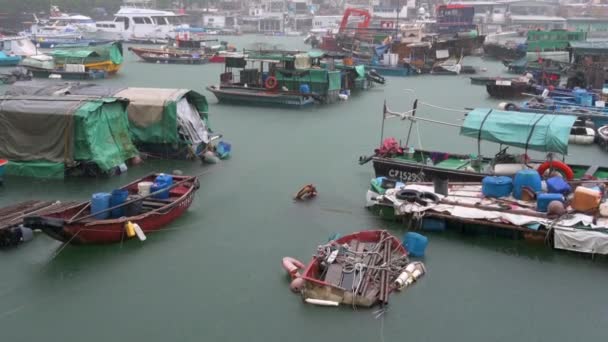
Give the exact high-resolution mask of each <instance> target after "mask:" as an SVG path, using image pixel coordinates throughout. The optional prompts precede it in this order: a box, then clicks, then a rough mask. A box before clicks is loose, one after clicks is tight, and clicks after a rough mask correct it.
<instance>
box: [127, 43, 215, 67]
mask: <svg viewBox="0 0 608 342" xmlns="http://www.w3.org/2000/svg"><path fill="white" fill-rule="evenodd" d="M129 51H131V52H133V53H134V54H136V55H137V57H139V58H141V59H143V60H144V61H145V62H148V63H168V64H206V63H207V62H209V59H208V58H207V56H205V54H201V53H200V51H189V50H181V49H167V48H160V49H148V48H138V47H129Z"/></svg>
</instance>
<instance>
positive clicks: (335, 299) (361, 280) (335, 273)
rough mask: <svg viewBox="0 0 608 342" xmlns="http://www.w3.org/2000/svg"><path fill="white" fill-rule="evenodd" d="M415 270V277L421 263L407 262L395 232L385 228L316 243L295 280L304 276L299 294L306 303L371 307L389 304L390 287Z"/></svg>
mask: <svg viewBox="0 0 608 342" xmlns="http://www.w3.org/2000/svg"><path fill="white" fill-rule="evenodd" d="M408 265H410V268H408ZM406 269H407V270H406ZM415 270H418V272H417V273H416V276H415V278H416V279H417V278H418V277H419V276H421V275H422V274H423V273H424V265H422V264H421V263H410V260H409V258H408V253H407V251H406V250H405V248H404V247H403V245H402V244H401V242H400V241H399V240H398V239H397V238H396V237H395V236H393V235H391V234H390V233H388V232H387V231H385V230H369V231H361V232H357V233H353V234H348V235H345V236H343V237H340V238H338V239H335V240H332V241H330V242H328V243H327V244H325V245H322V246H319V248H318V249H317V253H316V254H315V255H314V256H313V258H312V260H311V261H310V263H309V264H308V265H307V266H306V268H305V270H304V273H303V274H302V275H301V276H300V277H299V279H296V280H294V282H296V283H297V282H299V281H300V279H301V280H303V285H302V288H301V294H302V297H303V298H304V301H306V302H307V303H311V304H317V305H327V306H334V305H336V306H337V305H339V304H347V305H352V306H363V307H371V306H373V305H375V304H388V300H389V295H390V294H391V293H392V292H393V291H395V290H397V289H399V290H400V289H403V288H404V287H405V286H407V285H409V284H410V283H411V282H413V281H414V280H415V279H413V278H412V279H411V282H410V281H408V280H409V279H410V278H411V277H412V275H411V273H413V272H414V271H415ZM292 289H293V283H292Z"/></svg>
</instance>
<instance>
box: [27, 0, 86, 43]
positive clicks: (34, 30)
mask: <svg viewBox="0 0 608 342" xmlns="http://www.w3.org/2000/svg"><path fill="white" fill-rule="evenodd" d="M34 20H35V23H34V25H32V26H31V27H30V29H29V31H26V32H24V34H25V35H28V36H31V37H32V38H35V39H79V38H82V33H83V32H85V31H88V30H91V29H94V28H95V21H94V20H93V19H91V17H87V16H86V15H81V14H66V13H61V12H60V11H59V8H57V6H52V7H51V16H50V17H49V19H48V20H40V19H38V17H36V15H34Z"/></svg>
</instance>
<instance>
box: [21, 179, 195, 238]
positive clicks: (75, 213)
mask: <svg viewBox="0 0 608 342" xmlns="http://www.w3.org/2000/svg"><path fill="white" fill-rule="evenodd" d="M158 176H159V174H151V175H148V176H146V177H143V178H140V179H138V180H136V181H134V182H131V183H129V184H127V185H125V186H123V187H122V188H120V189H121V190H126V191H128V195H129V196H131V197H132V198H133V199H132V200H128V201H126V202H124V203H122V205H118V206H114V207H111V208H108V209H105V210H106V213H107V212H109V211H110V210H116V209H119V210H120V209H123V211H124V213H125V214H124V216H121V217H118V218H104V219H100V218H98V217H100V216H102V215H103V211H98V212H91V207H92V201H87V202H83V203H80V204H78V205H75V206H73V207H71V208H67V209H65V210H62V211H59V212H56V213H52V214H49V215H45V216H29V217H26V218H25V219H24V223H25V225H26V226H27V227H30V228H33V229H40V230H42V231H43V232H44V233H45V234H47V235H48V236H50V237H51V238H53V239H55V240H58V241H61V242H64V243H70V244H75V245H87V244H108V243H117V242H121V241H123V240H126V239H128V238H129V236H128V235H127V234H128V232H127V228H126V224H127V223H128V222H130V223H132V224H136V225H138V226H139V227H141V230H142V231H143V232H144V233H150V232H155V231H158V230H161V229H163V228H164V227H166V226H167V225H168V224H169V223H171V222H172V221H174V220H175V219H177V218H178V217H180V216H182V215H183V214H184V213H185V212H186V211H187V210H188V208H189V207H190V205H191V204H192V201H194V195H195V193H196V191H197V190H198V188H199V183H198V180H197V178H196V177H189V176H172V177H173V184H172V185H171V186H170V187H167V188H163V189H161V190H159V191H156V192H152V193H150V194H148V195H144V196H140V195H138V192H139V189H138V188H139V185H140V184H141V183H142V182H154V181H155V180H156V179H157V177H158ZM163 192H168V198H166V199H161V198H159V197H160V196H155V195H159V193H163ZM162 197H166V196H162Z"/></svg>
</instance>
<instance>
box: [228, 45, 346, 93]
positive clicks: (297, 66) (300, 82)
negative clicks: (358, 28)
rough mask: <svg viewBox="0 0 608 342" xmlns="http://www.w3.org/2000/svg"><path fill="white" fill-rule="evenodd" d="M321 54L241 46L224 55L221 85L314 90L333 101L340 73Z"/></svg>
mask: <svg viewBox="0 0 608 342" xmlns="http://www.w3.org/2000/svg"><path fill="white" fill-rule="evenodd" d="M321 57H322V55H313V57H311V55H310V54H308V53H301V52H299V51H278V50H273V51H264V50H255V51H252V50H249V51H248V50H244V51H243V54H242V55H233V56H227V57H226V59H225V68H224V72H223V73H222V74H221V75H220V86H221V87H222V88H229V87H231V88H257V89H261V90H266V91H267V92H297V93H307V94H315V96H319V97H320V100H321V101H322V102H333V101H335V100H336V99H337V97H338V94H339V91H340V89H341V79H340V78H341V73H340V71H334V70H328V69H327V68H324V67H322V66H321Z"/></svg>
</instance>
